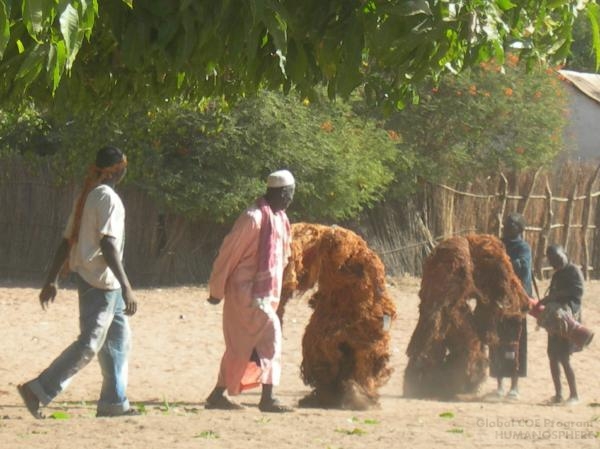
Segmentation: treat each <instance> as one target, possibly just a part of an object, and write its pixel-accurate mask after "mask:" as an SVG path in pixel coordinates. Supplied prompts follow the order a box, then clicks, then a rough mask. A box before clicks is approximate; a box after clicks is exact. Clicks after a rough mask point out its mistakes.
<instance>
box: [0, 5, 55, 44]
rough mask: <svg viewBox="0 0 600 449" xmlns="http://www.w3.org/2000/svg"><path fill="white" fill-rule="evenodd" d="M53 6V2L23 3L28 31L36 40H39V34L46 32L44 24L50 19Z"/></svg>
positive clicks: (23, 12)
mask: <svg viewBox="0 0 600 449" xmlns="http://www.w3.org/2000/svg"><path fill="white" fill-rule="evenodd" d="M3 3H4V2H3ZM53 6H54V1H53V0H27V1H24V2H23V7H22V14H23V21H24V22H25V26H26V27H27V31H28V32H29V34H30V35H31V37H33V38H34V39H36V40H37V37H38V34H40V33H41V32H42V31H43V30H44V22H45V21H46V19H47V18H48V17H49V14H50V11H51V9H52V7H53Z"/></svg>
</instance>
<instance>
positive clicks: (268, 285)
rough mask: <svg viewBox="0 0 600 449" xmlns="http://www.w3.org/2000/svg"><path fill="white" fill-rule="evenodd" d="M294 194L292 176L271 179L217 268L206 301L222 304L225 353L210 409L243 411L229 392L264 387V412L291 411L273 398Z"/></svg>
mask: <svg viewBox="0 0 600 449" xmlns="http://www.w3.org/2000/svg"><path fill="white" fill-rule="evenodd" d="M294 189H295V181H294V177H293V176H292V174H291V173H290V172H289V171H287V170H279V171H276V172H274V173H271V174H270V175H269V177H268V179H267V191H266V194H265V195H264V196H263V197H262V198H259V199H258V200H257V201H256V203H255V204H254V205H252V206H251V207H249V208H248V209H247V210H246V211H245V212H244V213H242V214H241V215H240V216H239V217H238V219H237V221H236V222H235V224H234V225H233V228H232V230H231V231H230V233H229V234H228V235H227V236H226V237H225V239H224V240H223V243H222V244H221V248H220V250H219V254H218V256H217V258H216V260H215V262H214V264H213V270H212V274H211V276H210V280H209V293H210V297H209V298H208V301H209V302H210V303H211V304H218V303H220V302H221V300H222V299H224V305H223V335H224V337H225V353H224V354H223V358H222V360H221V367H220V370H219V377H218V379H217V385H216V386H215V388H214V390H213V391H212V392H211V394H210V395H209V396H208V398H207V399H206V404H205V407H206V408H207V409H224V410H234V409H239V408H242V407H241V406H240V405H239V404H236V403H234V402H232V401H231V400H229V399H228V398H227V397H226V396H225V394H224V393H225V390H227V393H228V395H230V396H234V395H237V394H239V393H241V392H242V391H244V390H246V389H249V388H253V387H257V386H259V385H262V394H261V399H260V402H259V405H258V407H259V409H260V410H261V411H263V412H275V413H281V412H287V411H291V409H290V408H288V407H286V406H284V405H282V404H280V403H279V401H278V400H277V399H275V398H274V396H273V386H274V385H278V384H279V381H280V379H281V341H282V338H281V323H280V321H279V318H278V317H277V314H276V313H275V312H276V310H277V305H278V303H279V297H280V295H281V286H282V278H283V270H284V268H285V266H286V265H287V262H288V258H289V256H290V252H291V251H290V237H291V233H290V224H289V221H288V218H287V215H286V213H285V210H286V209H287V207H288V206H289V205H290V203H291V202H292V199H293V196H294Z"/></svg>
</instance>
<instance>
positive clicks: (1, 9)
mask: <svg viewBox="0 0 600 449" xmlns="http://www.w3.org/2000/svg"><path fill="white" fill-rule="evenodd" d="M10 9H11V8H10V3H9V4H6V3H5V2H0V59H2V57H3V56H4V50H6V46H7V45H8V41H9V40H10Z"/></svg>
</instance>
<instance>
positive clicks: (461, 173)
mask: <svg viewBox="0 0 600 449" xmlns="http://www.w3.org/2000/svg"><path fill="white" fill-rule="evenodd" d="M566 107H567V104H566V93H565V91H564V89H563V86H562V83H561V81H560V79H559V77H558V75H557V73H556V72H555V71H554V70H552V69H542V68H540V69H534V70H531V71H529V72H526V70H525V69H524V68H523V67H522V65H520V64H519V61H518V59H517V58H516V56H511V55H509V57H508V59H507V61H506V64H505V65H504V66H500V65H498V64H495V63H493V62H489V63H482V64H481V65H480V66H479V67H478V68H477V69H473V70H470V71H465V72H463V73H461V74H459V75H457V76H454V75H452V76H445V77H443V78H442V79H441V81H440V83H439V85H430V86H429V91H428V92H427V93H426V94H424V95H422V96H421V99H420V102H419V104H416V105H411V106H408V107H407V108H406V109H404V110H403V111H400V112H398V113H395V114H394V115H393V116H392V117H391V118H390V120H389V123H388V125H387V126H388V127H389V128H391V129H393V130H394V131H396V132H397V133H398V136H399V139H400V140H401V141H402V142H403V143H404V145H406V146H408V147H409V148H411V149H412V151H413V152H416V153H418V154H419V158H418V167H417V172H418V173H419V174H420V175H421V176H422V177H423V178H425V179H428V180H432V181H445V180H458V181H460V180H467V179H469V180H473V179H475V178H476V177H478V176H487V175H489V174H493V173H498V172H499V171H501V170H511V169H524V168H530V167H536V166H540V165H544V164H548V163H550V162H551V161H552V160H553V158H554V157H555V156H556V155H557V154H558V152H559V151H561V150H562V149H563V130H564V126H565V124H566V111H567V110H566Z"/></svg>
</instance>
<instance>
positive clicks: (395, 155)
mask: <svg viewBox="0 0 600 449" xmlns="http://www.w3.org/2000/svg"><path fill="white" fill-rule="evenodd" d="M52 123H62V125H52ZM17 127H18V128H19V129H20V131H19V133H18V134H16V133H15V132H14V130H15V129H16V128H17ZM2 135H3V136H5V137H4V138H2V140H1V141H0V142H2V151H4V154H9V153H15V151H17V152H20V153H21V154H23V155H25V156H27V157H30V158H31V159H32V161H35V160H36V158H37V160H38V162H41V161H44V163H46V162H47V161H50V163H51V164H52V165H53V166H54V167H55V173H56V175H57V176H58V178H59V179H61V180H63V181H69V180H72V179H76V178H81V177H82V176H84V175H85V169H86V168H87V166H88V165H89V164H90V163H91V162H92V161H93V159H94V154H95V152H96V150H97V148H98V147H99V146H100V145H102V144H105V143H106V142H111V143H113V144H116V145H119V146H121V147H122V148H123V149H124V150H125V151H126V152H127V154H128V158H129V161H130V170H129V174H128V177H127V182H128V183H131V184H135V185H137V186H138V187H140V188H142V189H144V190H146V191H147V192H148V193H149V194H150V195H151V196H152V197H154V198H155V199H156V200H157V201H158V202H159V204H161V205H162V206H163V207H164V208H165V209H166V210H169V211H171V212H175V213H180V214H182V215H184V216H186V217H188V218H194V219H198V218H202V219H205V220H208V221H216V222H222V221H227V220H231V219H232V218H233V217H234V216H236V215H237V214H238V213H239V211H240V210H241V209H242V208H244V207H245V206H247V205H248V204H249V203H250V202H251V201H253V200H254V199H255V198H256V197H258V196H260V195H262V194H263V193H264V189H265V185H264V180H265V179H266V176H267V175H268V173H269V172H271V171H273V170H275V169H279V168H289V169H290V170H291V171H292V172H293V173H294V175H295V176H296V177H297V178H298V180H299V183H298V187H297V192H296V198H295V202H294V207H293V211H292V213H295V214H296V215H298V216H301V217H302V219H307V220H308V219H310V220H317V221H325V222H327V221H338V220H341V219H344V218H349V217H351V216H354V215H355V214H357V213H358V212H359V211H360V210H362V208H364V207H366V206H368V205H370V204H373V203H374V202H375V201H377V200H378V199H380V198H381V197H382V195H383V193H384V191H385V188H386V186H387V185H388V184H389V183H390V182H391V181H392V180H393V177H394V170H396V171H398V170H402V169H401V168H400V167H404V168H403V170H406V171H409V170H410V169H411V167H412V164H413V163H414V161H413V157H414V155H411V154H404V153H403V150H402V149H401V148H400V147H399V145H398V144H397V143H396V142H394V141H393V140H392V139H391V138H390V137H389V135H388V133H387V132H386V131H385V130H384V129H382V127H381V123H380V122H377V121H375V120H373V119H369V118H366V117H360V116H359V115H357V114H356V113H355V112H354V111H353V110H352V108H351V107H350V105H349V104H348V103H343V102H339V103H330V102H328V101H324V102H323V103H311V102H309V101H307V100H305V101H301V100H300V99H299V98H298V97H296V96H294V95H290V96H283V95H281V94H275V93H272V92H262V93H261V94H260V95H258V96H254V97H251V98H248V99H245V100H243V101H240V102H238V103H236V107H235V108H229V106H228V105H227V104H226V103H224V102H218V101H207V102H203V103H201V104H191V103H189V102H183V101H164V102H161V103H160V104H158V105H157V104H151V105H148V104H146V105H142V104H140V105H136V106H132V107H130V108H127V109H116V110H111V111H110V113H107V112H106V111H102V110H100V111H98V110H90V111H88V112H87V113H86V114H84V113H82V112H81V111H78V112H77V113H76V114H73V115H71V116H70V115H69V114H68V113H67V112H66V111H64V110H63V111H62V112H61V115H60V117H57V116H54V115H50V116H44V114H43V113H42V112H40V111H38V110H35V109H33V108H32V107H31V106H29V107H26V108H23V109H21V110H19V111H18V112H17V113H6V112H5V113H4V114H3V120H2V128H1V129H0V136H2ZM30 135H32V136H35V139H33V138H30V137H28V136H30ZM22 139H25V140H22ZM51 143H52V145H50V144H51ZM49 152H54V154H52V155H50V156H48V155H47V154H48V153H49ZM39 155H46V156H45V157H43V158H39V157H37V156H39ZM407 188H409V187H407Z"/></svg>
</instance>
